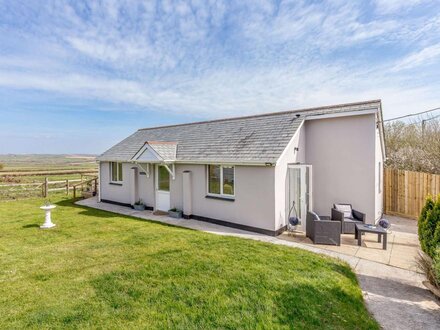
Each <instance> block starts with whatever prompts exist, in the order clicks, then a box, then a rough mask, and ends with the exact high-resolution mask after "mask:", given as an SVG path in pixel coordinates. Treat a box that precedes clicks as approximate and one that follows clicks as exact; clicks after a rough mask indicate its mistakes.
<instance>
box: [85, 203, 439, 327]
mask: <svg viewBox="0 0 440 330" xmlns="http://www.w3.org/2000/svg"><path fill="white" fill-rule="evenodd" d="M77 204H78V205H82V206H88V207H92V208H96V209H100V210H105V211H110V212H114V213H119V214H124V215H130V216H133V217H137V218H141V219H146V220H153V221H158V222H161V223H166V224H172V225H176V226H181V227H185V228H190V229H195V230H201V231H205V232H209V233H213V234H217V235H227V236H236V237H241V238H247V239H253V240H258V241H262V242H268V243H273V244H279V245H285V246H291V247H296V248H300V249H304V250H308V251H311V252H315V253H319V254H324V255H328V256H331V257H334V258H339V259H341V260H344V261H346V262H347V263H348V264H350V266H351V267H352V268H353V270H354V271H355V272H356V274H357V276H358V279H359V283H360V286H361V288H362V291H363V293H364V297H365V302H366V304H367V308H368V310H369V311H370V312H371V313H372V314H373V316H374V317H375V318H376V320H377V321H378V322H379V323H380V324H381V325H382V327H383V328H384V329H400V330H404V329H408V330H409V329H426V330H428V329H436V330H438V329H440V304H439V302H438V301H437V300H436V299H435V298H434V296H433V295H432V294H431V293H430V292H429V291H428V290H426V289H425V287H424V286H423V284H422V281H423V280H424V277H423V275H421V274H419V273H417V272H414V271H412V270H407V269H401V268H397V267H393V266H390V265H386V264H383V263H378V262H375V261H371V260H367V259H362V258H360V257H357V256H352V255H347V254H343V253H339V252H337V251H334V250H327V249H321V248H317V247H316V246H313V245H309V244H303V243H299V242H294V241H288V240H284V239H279V238H276V237H270V236H266V235H261V234H257V233H252V232H248V231H243V230H239V229H234V228H229V227H224V226H219V225H215V224H211V223H207V222H202V221H197V220H184V219H174V218H170V217H168V216H158V215H154V214H153V213H152V212H150V211H135V210H133V209H130V208H127V207H124V206H118V205H113V204H107V203H98V202H97V199H96V198H89V199H86V200H81V201H78V202H77Z"/></svg>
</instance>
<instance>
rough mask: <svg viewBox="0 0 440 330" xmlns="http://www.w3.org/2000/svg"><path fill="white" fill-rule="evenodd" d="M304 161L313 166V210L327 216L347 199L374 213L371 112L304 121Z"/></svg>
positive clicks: (371, 219)
mask: <svg viewBox="0 0 440 330" xmlns="http://www.w3.org/2000/svg"><path fill="white" fill-rule="evenodd" d="M305 133H306V138H305V139H306V141H307V143H306V163H308V164H311V165H312V167H313V209H314V211H316V212H317V213H318V214H322V215H330V209H331V206H332V204H333V203H336V202H347V203H351V204H353V208H355V209H358V210H360V211H363V212H365V213H366V214H367V222H368V223H373V222H374V220H375V218H376V216H375V212H376V209H375V204H376V194H375V192H376V191H375V186H376V184H375V182H376V181H375V169H376V139H375V136H376V121H375V115H374V114H368V115H359V116H350V117H338V118H328V119H317V120H309V121H306V122H305Z"/></svg>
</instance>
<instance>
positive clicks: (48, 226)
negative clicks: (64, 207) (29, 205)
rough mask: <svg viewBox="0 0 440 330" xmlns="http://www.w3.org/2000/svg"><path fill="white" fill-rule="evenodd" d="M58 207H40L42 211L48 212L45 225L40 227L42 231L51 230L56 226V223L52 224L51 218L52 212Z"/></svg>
mask: <svg viewBox="0 0 440 330" xmlns="http://www.w3.org/2000/svg"><path fill="white" fill-rule="evenodd" d="M56 207H57V206H56V205H44V206H40V209H42V210H43V211H45V212H46V216H45V218H44V224H43V225H42V226H40V228H41V229H49V228H52V227H55V226H56V225H55V224H54V223H52V219H51V217H50V211H52V210H53V209H54V208H56Z"/></svg>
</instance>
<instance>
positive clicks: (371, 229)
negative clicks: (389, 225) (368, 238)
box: [354, 224, 387, 250]
mask: <svg viewBox="0 0 440 330" xmlns="http://www.w3.org/2000/svg"><path fill="white" fill-rule="evenodd" d="M362 233H373V234H377V241H378V242H379V243H380V242H381V241H383V243H382V248H383V249H384V250H386V249H387V231H386V230H385V229H383V228H381V227H379V226H372V225H365V224H356V229H355V233H354V238H355V239H357V240H358V245H359V246H361V245H362ZM382 237H383V240H382Z"/></svg>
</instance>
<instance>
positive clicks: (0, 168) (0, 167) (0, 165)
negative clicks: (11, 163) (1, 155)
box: [0, 163, 4, 171]
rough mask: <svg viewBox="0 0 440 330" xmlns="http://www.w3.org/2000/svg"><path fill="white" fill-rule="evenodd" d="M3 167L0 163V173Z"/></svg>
mask: <svg viewBox="0 0 440 330" xmlns="http://www.w3.org/2000/svg"><path fill="white" fill-rule="evenodd" d="M3 167H4V165H3V164H2V163H0V171H1V170H2V169H3Z"/></svg>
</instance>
